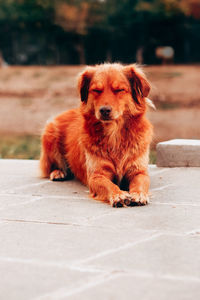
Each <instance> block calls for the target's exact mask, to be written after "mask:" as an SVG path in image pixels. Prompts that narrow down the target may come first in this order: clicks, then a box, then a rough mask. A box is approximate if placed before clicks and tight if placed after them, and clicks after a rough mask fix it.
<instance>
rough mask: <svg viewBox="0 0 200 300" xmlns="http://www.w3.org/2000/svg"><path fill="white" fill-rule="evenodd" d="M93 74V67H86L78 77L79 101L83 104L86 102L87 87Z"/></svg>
mask: <svg viewBox="0 0 200 300" xmlns="http://www.w3.org/2000/svg"><path fill="white" fill-rule="evenodd" d="M94 72H95V67H86V69H85V70H84V71H83V72H82V73H81V74H80V75H79V80H78V90H79V93H80V97H81V101H83V102H87V99H88V94H89V86H90V82H91V79H92V76H93V74H94Z"/></svg>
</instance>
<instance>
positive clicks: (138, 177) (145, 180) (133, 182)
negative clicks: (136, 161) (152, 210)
mask: <svg viewBox="0 0 200 300" xmlns="http://www.w3.org/2000/svg"><path fill="white" fill-rule="evenodd" d="M149 185H150V179H149V176H148V174H147V172H141V173H137V174H132V175H130V174H129V193H130V195H131V202H130V203H129V205H134V204H138V205H145V204H148V203H149V196H148V190H149Z"/></svg>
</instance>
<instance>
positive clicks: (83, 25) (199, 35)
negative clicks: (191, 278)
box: [0, 0, 200, 162]
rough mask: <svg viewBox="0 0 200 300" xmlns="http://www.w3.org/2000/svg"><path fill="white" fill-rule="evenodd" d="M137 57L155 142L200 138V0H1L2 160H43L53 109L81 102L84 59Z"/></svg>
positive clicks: (88, 61)
mask: <svg viewBox="0 0 200 300" xmlns="http://www.w3.org/2000/svg"><path fill="white" fill-rule="evenodd" d="M105 61H106V62H121V63H127V64H128V63H134V62H137V63H138V64H141V65H142V66H143V67H144V71H145V72H146V74H147V77H148V78H149V80H150V82H151V84H152V91H151V94H150V98H151V99H152V100H153V101H154V103H155V105H156V107H157V110H156V111H149V112H148V115H149V119H150V120H151V121H152V123H153V125H154V128H155V135H154V140H153V143H152V152H151V162H155V159H156V158H155V146H156V144H157V143H158V142H159V141H163V140H167V139H172V138H192V139H199V138H200V89H199V86H200V0H146V1H142V0H82V1H81V0H7V1H5V0H0V158H28V159H37V158H39V152H40V134H41V132H42V128H43V127H44V125H45V122H46V120H47V119H48V118H50V117H51V116H52V115H53V116H54V115H56V114H58V113H60V112H61V111H63V110H67V109H70V108H73V107H77V106H78V105H79V99H78V93H77V90H76V82H77V75H78V73H79V72H80V71H81V70H82V69H83V68H84V66H85V65H86V64H97V63H102V62H105Z"/></svg>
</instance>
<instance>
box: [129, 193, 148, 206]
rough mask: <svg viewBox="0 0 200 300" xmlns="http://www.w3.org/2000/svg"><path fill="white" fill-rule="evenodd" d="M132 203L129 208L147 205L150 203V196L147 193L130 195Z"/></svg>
mask: <svg viewBox="0 0 200 300" xmlns="http://www.w3.org/2000/svg"><path fill="white" fill-rule="evenodd" d="M130 196H131V202H130V204H129V206H134V205H146V204H148V203H149V196H148V195H147V194H145V193H136V192H134V193H130Z"/></svg>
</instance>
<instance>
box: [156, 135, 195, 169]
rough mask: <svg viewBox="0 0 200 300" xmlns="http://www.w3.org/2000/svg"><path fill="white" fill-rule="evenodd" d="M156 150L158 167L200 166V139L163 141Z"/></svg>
mask: <svg viewBox="0 0 200 300" xmlns="http://www.w3.org/2000/svg"><path fill="white" fill-rule="evenodd" d="M156 151H157V166H158V167H200V140H185V139H175V140H170V141H166V142H161V143H158V144H157V147H156Z"/></svg>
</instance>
